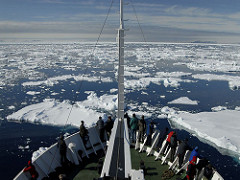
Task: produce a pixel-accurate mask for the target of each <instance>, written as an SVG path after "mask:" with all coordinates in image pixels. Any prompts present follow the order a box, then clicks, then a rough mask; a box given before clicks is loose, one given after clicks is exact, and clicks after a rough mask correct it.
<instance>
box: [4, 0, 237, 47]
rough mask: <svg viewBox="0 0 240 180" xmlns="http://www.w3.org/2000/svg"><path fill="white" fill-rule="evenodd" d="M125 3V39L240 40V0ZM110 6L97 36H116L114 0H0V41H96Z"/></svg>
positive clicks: (111, 38)
mask: <svg viewBox="0 0 240 180" xmlns="http://www.w3.org/2000/svg"><path fill="white" fill-rule="evenodd" d="M111 4H112V6H111ZM124 4H125V5H124V19H125V20H126V21H125V28H126V29H128V31H126V41H130V42H144V41H145V40H146V41H147V42H186V43H189V42H196V41H200V42H217V43H240V1H239V0H128V1H126V2H125V3H124ZM110 7H111V9H110V12H109V16H108V18H107V21H106V24H105V26H104V29H103V33H102V35H101V37H100V40H101V41H115V39H116V35H117V31H116V29H117V28H118V27H119V1H118V0H85V1H84V0H0V41H6V40H13V39H20V40H21V39H28V40H72V41H76V42H83V41H96V40H97V39H98V36H99V33H100V32H101V28H102V26H103V24H104V21H105V19H106V16H107V13H108V10H109V8H110ZM135 12H136V15H135ZM137 19H138V20H139V23H140V25H141V28H142V32H143V34H141V29H140V28H139V25H138V21H137ZM144 38H145V40H144Z"/></svg>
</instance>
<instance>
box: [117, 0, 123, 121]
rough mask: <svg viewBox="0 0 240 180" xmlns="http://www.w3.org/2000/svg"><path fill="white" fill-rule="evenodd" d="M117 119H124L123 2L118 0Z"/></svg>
mask: <svg viewBox="0 0 240 180" xmlns="http://www.w3.org/2000/svg"><path fill="white" fill-rule="evenodd" d="M118 61H119V62H118V119H119V120H120V119H124V21H123V0H120V27H119V29H118Z"/></svg>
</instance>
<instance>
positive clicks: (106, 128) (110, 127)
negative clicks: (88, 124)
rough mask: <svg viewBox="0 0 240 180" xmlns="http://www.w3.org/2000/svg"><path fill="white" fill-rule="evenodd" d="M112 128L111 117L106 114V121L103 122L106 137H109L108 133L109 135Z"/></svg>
mask: <svg viewBox="0 0 240 180" xmlns="http://www.w3.org/2000/svg"><path fill="white" fill-rule="evenodd" d="M112 128H113V121H112V117H111V116H108V119H107V122H106V124H105V130H106V132H107V135H108V138H110V135H111V132H112Z"/></svg>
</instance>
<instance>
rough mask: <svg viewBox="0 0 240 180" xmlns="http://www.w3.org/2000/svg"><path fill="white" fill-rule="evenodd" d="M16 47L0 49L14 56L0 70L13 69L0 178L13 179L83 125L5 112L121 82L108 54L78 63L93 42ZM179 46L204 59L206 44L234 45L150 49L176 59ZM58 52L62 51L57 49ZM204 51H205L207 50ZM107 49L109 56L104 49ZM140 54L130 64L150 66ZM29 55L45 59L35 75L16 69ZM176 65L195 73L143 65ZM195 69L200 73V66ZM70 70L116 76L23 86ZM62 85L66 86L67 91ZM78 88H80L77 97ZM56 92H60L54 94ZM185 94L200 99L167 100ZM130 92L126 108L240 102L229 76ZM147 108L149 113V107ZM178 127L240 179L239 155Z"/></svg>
mask: <svg viewBox="0 0 240 180" xmlns="http://www.w3.org/2000/svg"><path fill="white" fill-rule="evenodd" d="M16 46H17V45H11V46H6V45H3V46H0V50H2V52H4V53H2V55H1V54H0V58H1V59H4V60H5V59H7V60H9V62H8V61H7V62H6V64H5V65H2V64H3V62H5V61H2V62H1V63H0V65H1V70H2V69H4V70H6V71H7V70H9V69H10V71H9V73H6V74H4V73H3V74H0V75H1V77H2V78H4V77H7V78H6V79H7V83H6V84H5V85H2V86H0V175H1V178H0V179H3V180H8V179H12V178H13V177H15V176H16V174H17V173H18V172H19V171H20V170H21V169H22V168H23V167H24V166H25V165H26V164H27V161H28V160H29V159H31V156H32V153H33V152H34V151H36V150H38V149H39V147H48V146H50V145H51V144H53V143H55V142H56V138H57V137H58V136H59V135H60V134H61V133H65V132H68V133H70V134H71V133H73V132H76V131H77V130H78V128H76V127H69V126H67V127H59V126H47V125H41V124H31V123H26V122H25V123H19V122H8V121H7V120H6V117H7V116H8V115H10V114H12V113H14V112H16V111H18V110H20V109H22V108H23V107H25V106H28V105H31V104H36V103H39V102H42V101H43V100H44V99H46V98H54V99H57V100H59V101H63V100H70V101H71V102H74V101H82V100H85V99H86V98H87V96H88V94H86V93H84V92H85V91H94V92H95V93H96V94H97V96H101V95H104V94H110V89H113V88H117V82H116V79H115V74H114V73H115V72H116V71H114V70H113V69H114V67H115V66H116V63H117V62H115V63H113V62H112V59H111V57H110V56H109V57H105V59H108V58H109V59H110V60H111V61H110V60H109V62H108V63H102V61H104V59H103V60H102V59H96V60H95V61H94V62H92V63H91V64H89V62H87V63H85V62H84V63H83V62H79V59H80V58H79V56H80V55H76V52H78V51H81V52H82V53H84V51H85V49H84V48H89V49H90V48H91V45H89V47H87V46H84V48H83V47H81V46H80V45H79V46H77V45H76V47H75V46H73V45H72V46H71V47H70V46H69V47H68V46H63V45H59V46H57V45H45V46H41V45H39V46H37V47H36V46H35V45H34V47H32V46H33V45H29V46H25V45H24V46H23V47H21V48H22V49H23V52H22V50H21V48H20V50H19V52H17V51H18V50H16V49H17V48H18V46H17V48H16ZM139 46H140V45H139ZM175 46H180V50H181V49H183V50H184V52H185V51H186V52H188V53H189V52H190V53H189V54H190V55H191V56H193V57H191V56H190V55H189V57H190V58H193V59H195V58H199V57H197V55H196V57H194V56H195V55H194V54H195V53H196V54H198V55H199V54H201V53H202V52H200V53H199V52H198V49H200V50H201V49H202V50H204V48H205V49H207V52H208V49H211V51H212V49H217V50H218V52H221V51H223V52H225V51H226V52H228V51H231V48H229V47H218V46H216V47H215V46H214V47H212V46H211V47H210V48H209V47H208V46H200V45H199V46H197V45H196V46H194V45H191V46H187V45H159V46H156V45H151V46H150V48H156V47H160V48H162V50H163V51H164V50H166V51H167V52H170V53H169V54H168V56H167V58H170V59H171V58H172V54H171V53H172V52H174V53H175V51H178V50H179V48H176V47H175ZM43 47H44V48H43ZM102 47H103V48H105V49H104V51H103V52H107V50H109V51H111V50H112V49H113V48H115V45H106V46H102ZM50 48H52V49H51V50H50V52H51V53H53V54H51V55H46V54H44V52H45V51H46V49H47V50H48V49H50ZM81 48H82V49H83V50H82V49H81ZM128 48H129V49H130V51H131V50H133V51H134V50H135V49H136V47H135V45H134V46H131V45H129V47H128ZM141 48H144V47H141ZM196 49H197V50H196ZM236 49H237V50H235V51H234V52H235V53H236V54H237V52H238V51H240V50H238V49H239V48H236ZM100 50H101V49H100ZM100 50H99V51H100ZM195 51H197V52H195ZM5 52H7V53H5ZM39 52H42V53H43V55H42V54H39ZM54 52H57V53H56V54H54ZM18 53H19V54H18ZM28 53H33V55H32V54H31V55H29V54H28ZM34 53H37V54H34ZM204 53H205V54H206V52H204ZM15 54H17V55H15ZM22 54H23V55H22ZM102 54H103V55H104V53H102ZM126 54H127V53H126ZM192 54H193V55H192ZM12 56H13V57H12ZM136 56H137V53H136V54H133V55H129V56H128V57H127V58H126V64H127V65H128V66H132V67H135V66H138V65H139V66H140V65H143V64H144V66H143V67H147V66H148V65H149V64H148V62H141V61H140V62H137V63H136V62H135V60H136V58H137V57H136ZM159 56H160V55H159ZM19 57H21V58H22V59H21V63H19V65H17V66H16V67H15V63H17V62H18V61H17V60H15V59H16V58H19ZM28 57H32V58H33V59H37V60H39V59H38V58H43V59H42V60H39V64H38V63H36V68H35V67H33V68H32V69H31V70H32V71H33V72H34V73H35V74H34V73H33V74H30V75H25V74H24V73H26V72H22V71H21V73H20V72H18V71H17V70H18V69H21V65H22V61H24V60H25V59H27V60H28V61H27V62H26V63H25V64H28V63H32V61H33V60H32V59H31V58H30V59H28ZM36 57H38V58H36ZM174 58H175V59H174V62H178V60H179V58H180V59H186V58H187V57H186V56H176V57H174ZM113 59H114V58H113ZM159 59H161V58H159ZM163 59H164V58H163ZM199 59H201V58H199ZM45 60H46V61H45ZM53 60H54V61H53ZM10 62H13V63H12V64H11V66H10V65H9V63H10ZM151 63H152V62H151ZM99 64H100V65H99ZM65 65H76V66H77V67H78V68H77V69H76V70H74V71H72V70H66V69H62V68H61V66H65ZM87 66H88V67H90V68H88V70H87V71H86V69H85V68H86V67H87ZM16 69H17V70H16ZM23 69H24V68H23ZM102 70H104V73H103V72H102ZM176 70H177V71H183V72H192V70H189V69H188V68H186V66H183V65H178V66H177V67H176V66H173V63H172V62H170V63H166V62H165V60H163V61H158V62H156V64H155V65H154V66H151V67H150V68H143V72H145V73H146V72H148V73H150V74H152V73H153V72H158V71H163V72H174V71H176ZM15 71H16V74H17V75H16V77H17V78H15V79H14V78H13V79H14V80H13V81H12V79H11V78H12V77H13V76H14V72H15ZM7 72H8V71H7ZM195 73H198V72H197V71H195ZM200 73H202V72H200ZM65 74H67V75H68V74H72V75H78V74H91V75H94V76H98V75H103V76H105V77H111V78H112V79H114V80H113V81H112V82H107V83H106V82H105V83H104V82H87V81H75V80H74V79H67V80H63V81H59V82H58V83H56V84H54V86H48V85H44V84H42V85H39V86H22V82H25V81H30V80H29V79H28V78H29V76H30V77H32V76H34V77H35V78H37V80H43V79H44V80H45V79H46V78H48V77H54V76H61V75H65ZM235 75H236V76H239V73H238V74H237V73H236V74H235ZM19 76H21V78H19ZM38 78H39V79H38ZM130 79H131V78H130ZM190 79H191V78H190ZM191 80H193V79H191ZM0 83H1V82H0ZM12 83H13V84H12ZM0 85H1V84H0ZM63 89H64V91H62V90H63ZM29 91H35V92H40V94H35V95H27V94H26V93H27V92H29ZM76 92H79V93H78V95H77V96H76ZM143 92H145V93H143ZM52 93H57V94H55V95H53V94H52ZM160 96H165V98H161V97H160ZM186 96H187V97H188V98H190V99H192V100H197V101H198V102H199V104H198V105H196V106H191V105H177V104H174V105H173V104H168V102H170V101H172V100H175V99H177V98H179V97H186ZM125 97H126V106H127V107H126V108H127V109H126V110H128V109H131V106H130V104H131V103H132V104H137V105H136V106H137V107H140V105H142V103H145V102H147V103H148V105H146V106H149V107H155V110H156V109H159V110H160V108H161V107H164V106H169V107H174V108H175V109H177V110H184V111H189V112H203V111H205V112H208V111H211V108H212V107H216V106H226V107H228V108H229V109H234V108H235V107H236V106H240V99H239V98H238V97H240V90H231V89H230V88H229V85H228V82H227V81H205V80H197V81H196V80H194V81H192V82H191V83H187V82H180V86H178V87H170V86H168V87H165V86H164V85H163V84H162V83H161V85H159V84H155V83H150V85H149V86H147V87H146V88H142V89H134V90H132V91H128V92H127V93H126V95H125ZM236 97H237V98H236ZM141 108H142V109H141V112H144V111H145V109H144V108H143V106H141ZM135 111H136V112H137V111H138V109H135ZM139 111H140V110H139ZM146 112H148V110H147V107H146ZM108 113H109V114H110V115H111V114H112V115H115V113H114V112H108ZM148 113H149V112H148ZM155 114H157V113H155ZM150 120H154V122H155V123H156V124H157V128H159V129H160V130H162V129H164V128H165V127H169V128H170V125H169V123H168V121H167V119H158V118H157V116H156V115H153V116H152V117H151V118H148V119H147V121H150ZM79 121H80V120H79ZM176 131H177V135H178V139H180V140H181V139H184V138H186V137H187V138H188V139H189V144H190V145H191V146H192V147H195V146H196V145H197V146H198V147H199V150H200V154H201V155H202V156H204V157H206V158H208V159H209V160H210V161H211V163H212V164H213V166H214V167H215V168H216V169H217V171H218V172H219V173H220V174H221V175H222V176H223V177H224V179H226V180H228V179H233V180H237V179H239V176H240V173H239V172H240V164H239V159H236V158H235V157H234V156H230V155H223V154H221V153H220V152H219V151H218V150H217V149H216V148H215V147H213V146H212V145H209V144H206V143H204V142H202V141H200V140H199V139H198V138H197V137H195V136H193V135H191V134H189V133H188V132H187V131H185V130H180V129H176Z"/></svg>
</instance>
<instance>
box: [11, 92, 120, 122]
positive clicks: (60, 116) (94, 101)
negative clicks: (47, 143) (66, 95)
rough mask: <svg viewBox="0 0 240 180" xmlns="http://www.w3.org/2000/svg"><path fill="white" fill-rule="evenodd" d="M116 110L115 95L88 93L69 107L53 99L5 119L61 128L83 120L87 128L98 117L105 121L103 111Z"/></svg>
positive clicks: (67, 102) (68, 104)
mask: <svg viewBox="0 0 240 180" xmlns="http://www.w3.org/2000/svg"><path fill="white" fill-rule="evenodd" d="M116 109H117V95H103V96H100V97H98V96H97V95H96V93H94V92H89V95H88V97H87V99H86V100H84V101H80V102H76V103H75V104H74V105H71V103H70V102H69V101H68V100H65V101H62V102H59V101H57V100H55V99H45V100H44V101H43V102H41V103H37V104H32V105H29V106H26V107H24V108H22V109H20V110H19V111H17V112H15V113H13V114H11V115H9V116H7V119H8V120H11V119H14V120H18V121H22V122H24V121H26V122H32V123H40V124H52V125H61V126H63V125H66V124H71V125H73V126H77V127H78V126H79V125H80V122H81V120H84V121H85V123H86V125H87V126H91V125H92V124H94V123H95V122H96V121H97V120H98V117H99V116H102V117H103V118H104V119H106V115H105V114H104V113H103V112H104V111H115V110H116ZM100 110H101V112H100ZM69 114H70V116H69ZM68 116H69V117H68Z"/></svg>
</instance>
